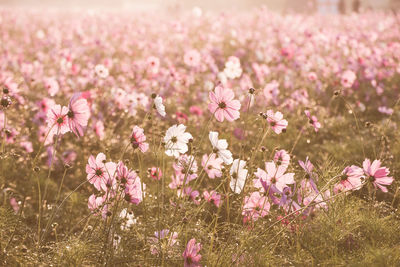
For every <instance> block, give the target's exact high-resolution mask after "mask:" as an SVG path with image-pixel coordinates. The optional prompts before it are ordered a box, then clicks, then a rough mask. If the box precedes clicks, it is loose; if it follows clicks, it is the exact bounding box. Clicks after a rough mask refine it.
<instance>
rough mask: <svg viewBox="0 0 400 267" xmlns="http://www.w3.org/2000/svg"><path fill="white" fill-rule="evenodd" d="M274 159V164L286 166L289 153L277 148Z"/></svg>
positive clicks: (288, 160) (288, 161)
mask: <svg viewBox="0 0 400 267" xmlns="http://www.w3.org/2000/svg"><path fill="white" fill-rule="evenodd" d="M274 161H275V163H276V165H278V166H279V165H282V166H285V167H286V168H287V167H289V163H290V155H289V153H288V152H286V150H284V149H281V150H278V151H276V152H275V155H274Z"/></svg>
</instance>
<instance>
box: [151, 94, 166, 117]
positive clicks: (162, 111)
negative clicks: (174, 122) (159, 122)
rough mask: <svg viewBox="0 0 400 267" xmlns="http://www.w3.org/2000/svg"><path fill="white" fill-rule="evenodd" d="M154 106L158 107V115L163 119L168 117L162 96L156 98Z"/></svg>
mask: <svg viewBox="0 0 400 267" xmlns="http://www.w3.org/2000/svg"><path fill="white" fill-rule="evenodd" d="M154 105H155V107H156V110H157V112H158V114H160V115H161V116H162V117H165V116H166V115H167V113H166V112H165V106H164V104H163V99H162V97H161V96H156V98H154Z"/></svg>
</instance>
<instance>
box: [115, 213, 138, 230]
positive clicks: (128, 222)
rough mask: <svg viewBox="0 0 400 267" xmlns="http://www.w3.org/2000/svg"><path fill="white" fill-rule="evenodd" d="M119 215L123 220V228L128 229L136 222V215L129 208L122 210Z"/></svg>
mask: <svg viewBox="0 0 400 267" xmlns="http://www.w3.org/2000/svg"><path fill="white" fill-rule="evenodd" d="M119 217H120V218H121V219H122V220H123V221H122V223H121V230H123V231H124V230H128V229H129V228H131V226H132V225H134V224H136V222H137V221H136V219H135V216H134V215H133V213H132V212H128V211H127V209H126V208H125V209H123V210H121V213H120V214H119Z"/></svg>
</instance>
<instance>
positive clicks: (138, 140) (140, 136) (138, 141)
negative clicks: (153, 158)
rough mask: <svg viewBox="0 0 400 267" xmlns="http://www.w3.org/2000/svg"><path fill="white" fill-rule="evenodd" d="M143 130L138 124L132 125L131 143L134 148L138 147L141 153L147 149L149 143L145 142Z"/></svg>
mask: <svg viewBox="0 0 400 267" xmlns="http://www.w3.org/2000/svg"><path fill="white" fill-rule="evenodd" d="M145 141H146V136H145V135H144V130H143V129H142V128H140V127H139V126H136V125H135V126H134V127H133V130H132V134H131V144H132V147H133V148H134V149H136V148H139V150H140V151H142V152H143V153H144V152H146V151H147V150H148V149H149V144H148V143H146V142H145Z"/></svg>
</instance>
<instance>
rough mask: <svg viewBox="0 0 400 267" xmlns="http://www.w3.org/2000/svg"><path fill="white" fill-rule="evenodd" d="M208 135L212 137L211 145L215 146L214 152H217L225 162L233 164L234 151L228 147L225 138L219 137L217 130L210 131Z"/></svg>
mask: <svg viewBox="0 0 400 267" xmlns="http://www.w3.org/2000/svg"><path fill="white" fill-rule="evenodd" d="M208 137H209V138H210V142H211V145H212V146H213V153H216V154H217V155H218V157H220V158H221V159H222V160H223V161H224V163H225V164H227V165H229V164H231V163H232V161H233V158H232V153H231V152H230V151H229V150H228V149H227V148H228V142H227V141H226V140H225V139H218V133H217V132H210V133H209V135H208Z"/></svg>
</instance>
